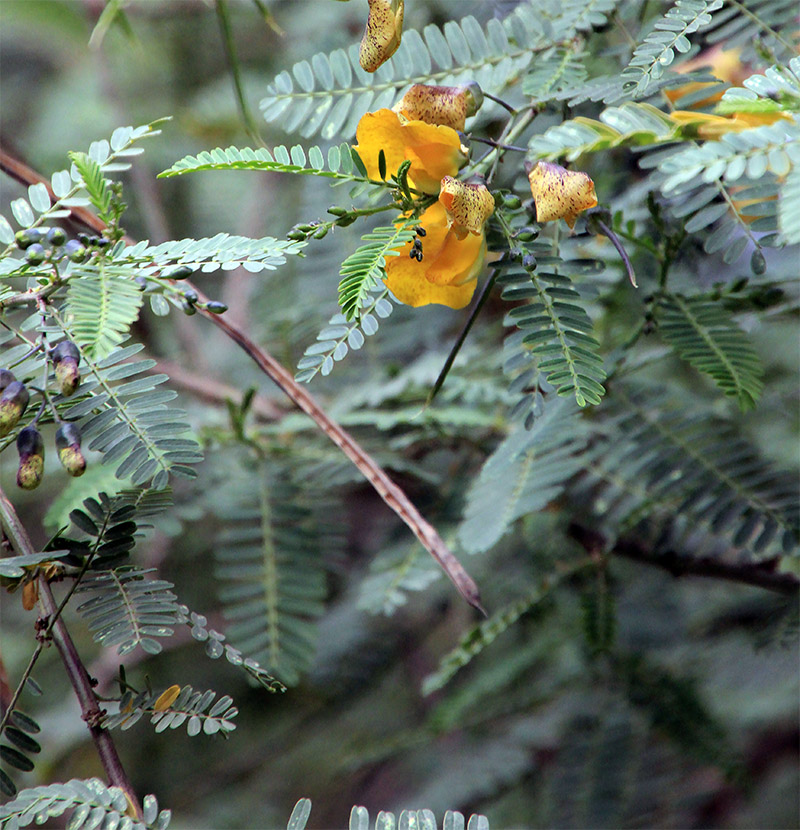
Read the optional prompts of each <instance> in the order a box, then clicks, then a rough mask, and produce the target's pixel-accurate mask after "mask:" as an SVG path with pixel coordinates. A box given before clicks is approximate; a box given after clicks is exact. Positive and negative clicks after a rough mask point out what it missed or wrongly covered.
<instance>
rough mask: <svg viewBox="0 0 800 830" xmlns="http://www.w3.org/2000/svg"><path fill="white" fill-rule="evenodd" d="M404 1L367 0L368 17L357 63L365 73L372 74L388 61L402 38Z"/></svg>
mask: <svg viewBox="0 0 800 830" xmlns="http://www.w3.org/2000/svg"><path fill="white" fill-rule="evenodd" d="M403 4H404V0H369V17H367V28H366V29H365V30H364V37H363V38H361V47H360V48H359V50H358V61H359V63H360V64H361V68H362V69H363V70H364V71H365V72H374V71H375V70H376V69H378V67H380V66H381V64H382V63H384V62H385V61H387V60H389V58H391V57H392V55H393V54H394V53H395V52H396V51H397V47H398V46H399V45H400V38H401V37H402V36H403V10H404V5H403Z"/></svg>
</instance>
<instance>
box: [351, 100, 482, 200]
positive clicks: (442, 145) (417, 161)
mask: <svg viewBox="0 0 800 830" xmlns="http://www.w3.org/2000/svg"><path fill="white" fill-rule="evenodd" d="M356 140H357V141H358V144H357V145H356V148H355V149H356V151H357V152H358V154H359V156H361V160H362V161H363V162H364V166H365V167H366V168H367V173H368V175H369V177H370V178H372V179H378V178H380V173H379V170H378V156H379V154H380V152H381V150H383V153H384V156H385V157H386V170H387V172H388V173H394V172H395V171H396V170H397V168H398V167H400V165H401V164H402V163H403V162H404V161H405V160H406V159H408V160H410V161H411V168H410V169H409V171H408V178H409V181H410V183H411V185H412V186H413V187H415V188H417V189H418V190H422V191H423V192H425V193H438V192H439V183H440V182H441V180H442V178H443V177H444V176H452V175H453V174H455V173H457V172H458V168H459V167H460V166H461V163H462V161H463V160H464V159H465V157H466V153H465V151H464V149H463V148H462V146H461V139H460V138H459V137H458V133H457V132H456V131H455V130H454V129H452V128H451V127H436V126H433V125H432V124H426V123H425V122H423V121H406V122H402V121H401V120H400V117H399V116H398V114H397V113H396V112H393V111H392V110H390V109H381V110H378V111H377V112H368V113H366V114H365V115H364V116H363V117H362V119H361V120H360V121H359V122H358V129H357V130H356Z"/></svg>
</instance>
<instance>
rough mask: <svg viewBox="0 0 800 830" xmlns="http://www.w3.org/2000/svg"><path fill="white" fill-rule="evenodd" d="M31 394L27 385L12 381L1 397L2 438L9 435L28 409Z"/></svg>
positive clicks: (0, 427)
mask: <svg viewBox="0 0 800 830" xmlns="http://www.w3.org/2000/svg"><path fill="white" fill-rule="evenodd" d="M29 400H30V394H29V393H28V390H27V389H26V388H25V384H23V383H22V382H21V381H18V380H12V381H11V383H9V384H8V386H6V388H5V389H4V390H3V394H2V395H0V438H2V437H3V436H4V435H8V433H9V432H11V430H12V429H14V427H15V426H16V425H17V423H18V422H19V419H20V418H21V417H22V416H23V415H24V414H25V410H26V409H27V408H28V401H29Z"/></svg>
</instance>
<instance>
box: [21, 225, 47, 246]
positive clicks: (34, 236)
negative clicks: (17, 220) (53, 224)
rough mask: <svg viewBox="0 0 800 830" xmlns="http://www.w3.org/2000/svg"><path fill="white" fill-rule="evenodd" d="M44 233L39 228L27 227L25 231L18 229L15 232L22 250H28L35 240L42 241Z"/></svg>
mask: <svg viewBox="0 0 800 830" xmlns="http://www.w3.org/2000/svg"><path fill="white" fill-rule="evenodd" d="M43 238H44V233H43V232H42V231H41V230H40V229H39V228H26V229H25V230H24V231H17V232H16V233H15V234H14V241H15V242H16V243H17V247H18V248H19V249H20V250H23V251H26V250H27V249H28V248H30V246H31V245H33V244H34V243H35V242H41V241H42V239H43Z"/></svg>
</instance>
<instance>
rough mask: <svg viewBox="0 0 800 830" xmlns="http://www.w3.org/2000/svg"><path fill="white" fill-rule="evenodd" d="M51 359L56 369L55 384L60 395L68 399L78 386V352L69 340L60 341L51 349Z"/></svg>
mask: <svg viewBox="0 0 800 830" xmlns="http://www.w3.org/2000/svg"><path fill="white" fill-rule="evenodd" d="M52 357H53V364H54V365H55V367H56V383H57V384H58V388H59V390H60V391H61V394H62V395H64V397H65V398H68V397H69V396H70V395H72V394H74V393H75V390H76V389H77V388H78V386H80V382H81V373H80V370H79V369H78V363H79V362H80V359H81V355H80V352H79V351H78V347H77V346H76V345H75V344H74V343H73V342H72V341H71V340H62V341H61V342H60V343H59V344H58V345H57V346H56V347H55V349H53V354H52Z"/></svg>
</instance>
